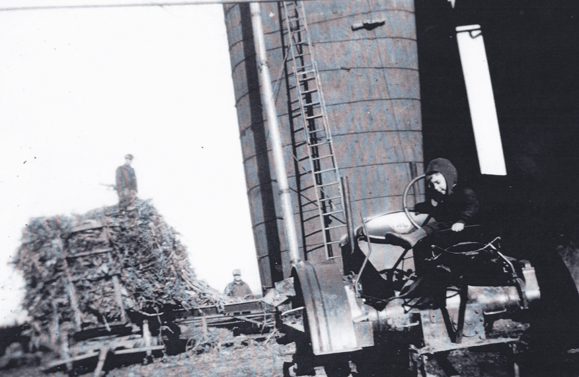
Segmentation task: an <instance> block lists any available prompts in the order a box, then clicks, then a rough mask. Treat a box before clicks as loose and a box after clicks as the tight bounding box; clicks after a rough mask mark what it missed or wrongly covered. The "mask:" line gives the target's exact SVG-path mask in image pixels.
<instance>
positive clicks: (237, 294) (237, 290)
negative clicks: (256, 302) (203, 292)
mask: <svg viewBox="0 0 579 377" xmlns="http://www.w3.org/2000/svg"><path fill="white" fill-rule="evenodd" d="M223 293H224V294H225V295H226V296H228V297H231V298H234V299H241V300H243V299H251V298H253V294H252V293H251V289H249V285H247V283H246V282H244V281H243V280H241V270H239V269H237V268H236V269H235V270H233V281H232V282H231V283H229V284H227V287H225V291H224V292H223Z"/></svg>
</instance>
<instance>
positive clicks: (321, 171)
mask: <svg viewBox="0 0 579 377" xmlns="http://www.w3.org/2000/svg"><path fill="white" fill-rule="evenodd" d="M329 171H336V168H330V169H324V170H318V171H315V172H314V173H315V174H321V173H327V172H329ZM336 173H337V172H336Z"/></svg>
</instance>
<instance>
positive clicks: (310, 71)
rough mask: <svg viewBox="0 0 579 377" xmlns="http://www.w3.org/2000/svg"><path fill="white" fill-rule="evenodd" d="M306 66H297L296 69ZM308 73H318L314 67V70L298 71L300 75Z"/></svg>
mask: <svg viewBox="0 0 579 377" xmlns="http://www.w3.org/2000/svg"><path fill="white" fill-rule="evenodd" d="M304 67H307V65H305V66H304ZM304 67H296V70H297V69H299V68H304ZM308 73H316V71H314V70H313V69H312V70H309V71H302V72H297V74H298V75H307V74H308Z"/></svg>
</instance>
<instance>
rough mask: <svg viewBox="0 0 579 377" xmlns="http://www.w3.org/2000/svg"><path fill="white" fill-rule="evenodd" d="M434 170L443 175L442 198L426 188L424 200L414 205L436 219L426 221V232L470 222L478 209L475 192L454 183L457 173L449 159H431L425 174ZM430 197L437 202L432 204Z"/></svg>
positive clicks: (456, 179) (419, 210)
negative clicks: (444, 189) (444, 192)
mask: <svg viewBox="0 0 579 377" xmlns="http://www.w3.org/2000/svg"><path fill="white" fill-rule="evenodd" d="M435 172H438V173H441V174H442V175H443V176H444V179H445V180H446V194H445V195H444V197H442V198H441V197H440V196H437V197H435V194H436V193H435V192H434V190H428V189H427V191H426V202H423V203H418V204H417V205H416V207H415V209H416V211H418V212H421V213H428V214H429V215H431V216H432V217H434V219H435V220H436V221H430V222H428V223H427V224H426V225H424V226H423V229H424V230H425V231H426V233H427V234H432V233H434V232H437V231H439V230H444V229H449V228H450V227H452V225H453V224H455V223H463V224H467V225H468V224H472V223H473V220H474V219H475V218H476V216H477V214H478V209H479V203H478V199H477V197H476V193H475V192H474V191H473V190H472V189H470V188H468V187H465V186H462V185H460V184H456V183H457V181H458V173H457V171H456V168H455V167H454V165H453V164H452V163H451V162H450V161H448V160H446V159H444V158H437V159H434V160H432V161H431V162H430V163H429V164H428V167H427V169H426V176H428V175H429V174H432V173H435ZM455 184H456V186H455ZM432 199H434V200H435V201H436V202H437V203H438V205H437V206H433V205H432Z"/></svg>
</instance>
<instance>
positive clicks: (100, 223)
mask: <svg viewBox="0 0 579 377" xmlns="http://www.w3.org/2000/svg"><path fill="white" fill-rule="evenodd" d="M86 231H92V232H95V233H97V234H99V233H100V234H99V235H98V240H99V241H100V242H99V244H101V245H103V246H104V247H101V248H96V249H94V250H91V251H88V252H79V253H77V252H76V251H75V249H74V246H72V247H66V250H67V255H66V258H65V262H64V266H63V267H64V271H65V277H66V286H67V293H68V299H69V300H70V301H69V304H70V308H71V309H72V313H73V315H72V317H73V318H72V324H71V323H70V322H64V323H62V324H59V322H58V320H57V319H56V318H57V314H56V312H55V327H56V328H55V330H56V333H57V334H60V343H61V347H60V358H59V359H57V360H53V361H51V362H50V363H48V365H47V366H46V367H45V368H44V371H45V372H48V371H51V370H56V369H58V368H62V367H63V366H64V367H66V369H67V370H69V371H71V370H72V369H73V367H74V366H75V363H78V362H80V361H82V360H88V359H92V358H95V359H97V358H98V359H97V360H98V361H97V365H96V368H95V370H94V376H95V377H98V376H100V375H101V372H102V369H103V366H104V364H105V360H106V358H107V355H108V353H109V352H112V353H113V354H114V355H126V354H137V353H144V354H145V355H146V358H147V357H150V356H151V355H152V352H153V351H162V350H164V348H165V346H164V345H163V344H162V342H161V340H160V339H158V338H157V337H153V336H151V332H150V331H149V325H148V322H147V320H144V321H143V323H142V325H141V326H140V327H139V326H138V325H137V324H135V323H133V322H131V320H130V318H129V316H128V315H127V311H126V309H125V305H124V304H123V297H122V288H121V284H120V282H119V276H120V273H121V267H120V266H121V263H115V260H114V258H115V255H118V254H116V253H112V252H113V251H115V249H114V248H113V247H112V243H111V241H110V236H109V224H107V219H106V217H105V216H104V214H103V215H102V216H101V217H100V218H97V219H90V220H86V221H82V222H79V223H77V224H75V225H74V226H73V229H72V231H71V232H70V233H68V234H66V235H63V237H62V238H63V243H64V244H65V245H67V246H70V244H71V243H70V242H69V241H70V240H71V239H72V238H73V237H74V236H75V234H79V233H82V232H86ZM88 259H92V263H93V264H95V268H93V269H92V270H88V271H79V269H78V268H75V267H76V266H78V265H79V263H82V262H83V261H86V260H88ZM99 261H100V262H101V264H100V266H98V267H96V265H98V264H99ZM106 262H108V263H109V264H108V266H111V265H112V266H116V267H114V268H112V269H111V268H109V267H107V265H106V264H105V263H106ZM79 272H80V273H79ZM80 281H88V282H90V283H91V284H100V285H101V286H103V287H105V288H108V289H113V290H114V297H115V303H116V309H117V313H118V314H119V315H118V316H117V318H116V319H115V320H114V321H107V319H106V318H105V316H104V315H102V316H101V318H100V319H101V321H102V323H101V321H99V322H98V324H96V325H89V326H87V325H86V323H82V316H83V311H82V310H81V308H80V307H79V301H78V298H77V297H78V296H77V294H78V293H77V288H78V282H80ZM71 340H72V342H71ZM70 343H72V346H71V345H70ZM146 358H145V360H146Z"/></svg>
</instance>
